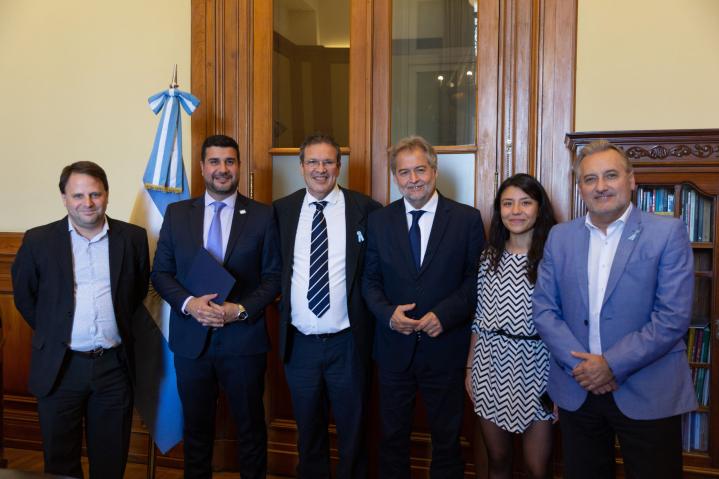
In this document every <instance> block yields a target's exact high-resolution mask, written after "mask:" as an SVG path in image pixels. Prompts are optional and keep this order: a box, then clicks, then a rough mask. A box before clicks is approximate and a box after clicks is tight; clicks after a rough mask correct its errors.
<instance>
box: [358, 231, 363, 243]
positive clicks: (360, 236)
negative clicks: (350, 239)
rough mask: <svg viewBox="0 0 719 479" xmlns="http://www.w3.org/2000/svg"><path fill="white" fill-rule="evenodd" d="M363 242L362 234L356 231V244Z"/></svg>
mask: <svg viewBox="0 0 719 479" xmlns="http://www.w3.org/2000/svg"><path fill="white" fill-rule="evenodd" d="M363 241H364V236H362V232H361V231H360V230H357V242H358V243H361V242H363Z"/></svg>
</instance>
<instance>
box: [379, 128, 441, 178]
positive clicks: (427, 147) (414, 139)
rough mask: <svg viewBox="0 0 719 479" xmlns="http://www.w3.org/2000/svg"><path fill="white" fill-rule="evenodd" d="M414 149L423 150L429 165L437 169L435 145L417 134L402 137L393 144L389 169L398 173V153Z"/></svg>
mask: <svg viewBox="0 0 719 479" xmlns="http://www.w3.org/2000/svg"><path fill="white" fill-rule="evenodd" d="M413 150H420V151H423V152H424V154H425V156H426V157H427V163H429V167H430V168H432V169H433V170H434V171H437V152H436V151H435V150H434V147H433V146H432V145H431V144H430V143H429V142H428V141H427V140H425V139H424V138H422V137H421V136H417V135H415V136H408V137H406V138H402V139H401V140H399V141H398V142H397V143H395V144H394V146H392V151H390V154H389V169H390V171H391V172H392V174H393V175H395V174H397V155H399V154H400V153H401V152H403V151H413Z"/></svg>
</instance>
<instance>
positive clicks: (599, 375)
mask: <svg viewBox="0 0 719 479" xmlns="http://www.w3.org/2000/svg"><path fill="white" fill-rule="evenodd" d="M571 354H572V356H574V357H575V358H579V359H582V360H583V361H582V362H581V363H579V364H578V365H577V366H576V367H575V368H574V369H573V370H572V376H574V379H575V381H577V382H578V383H579V385H580V386H582V387H583V388H584V389H585V390H587V391H589V392H591V393H594V394H605V393H608V392H611V391H615V390H616V389H617V387H618V386H617V384H616V382H615V381H614V374H613V373H612V370H611V369H609V364H607V361H606V360H605V359H604V356H602V355H601V354H591V353H578V352H576V351H571Z"/></svg>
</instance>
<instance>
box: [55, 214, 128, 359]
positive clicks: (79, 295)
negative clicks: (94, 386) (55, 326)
mask: <svg viewBox="0 0 719 479" xmlns="http://www.w3.org/2000/svg"><path fill="white" fill-rule="evenodd" d="M68 229H69V231H70V240H71V242H72V269H73V275H74V281H75V314H74V316H73V319H72V333H71V335H70V349H72V350H74V351H92V350H93V349H96V348H112V347H114V346H117V345H118V344H120V343H121V342H122V339H121V338H120V332H119V331H118V329H117V321H116V319H115V310H114V308H113V306H112V287H111V285H110V242H109V240H108V237H107V232H108V231H109V226H108V224H107V219H105V225H104V226H103V228H102V231H100V232H99V233H98V234H97V235H96V236H95V237H94V238H92V239H89V240H88V239H87V238H85V237H84V236H82V235H81V234H80V233H78V232H77V231H76V230H75V227H74V226H73V224H72V221H70V219H69V218H68Z"/></svg>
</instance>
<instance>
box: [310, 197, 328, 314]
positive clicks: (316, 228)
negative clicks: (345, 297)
mask: <svg viewBox="0 0 719 479" xmlns="http://www.w3.org/2000/svg"><path fill="white" fill-rule="evenodd" d="M311 204H313V205H315V214H314V216H313V217H312V236H311V243H310V282H309V288H308V289H307V305H308V306H309V308H310V311H312V312H313V313H315V315H316V316H317V317H318V318H321V317H322V315H323V314H325V313H326V312H327V310H328V309H330V270H329V266H328V264H327V263H328V261H329V254H328V246H327V221H326V220H325V215H324V213H322V210H323V209H324V208H325V206H327V202H326V201H315V202H313V203H311Z"/></svg>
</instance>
